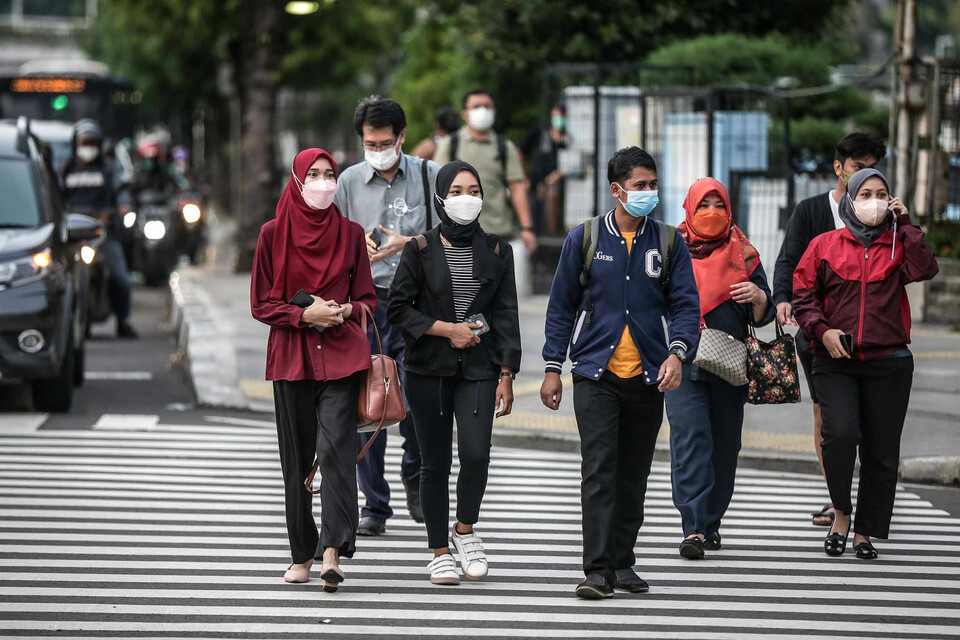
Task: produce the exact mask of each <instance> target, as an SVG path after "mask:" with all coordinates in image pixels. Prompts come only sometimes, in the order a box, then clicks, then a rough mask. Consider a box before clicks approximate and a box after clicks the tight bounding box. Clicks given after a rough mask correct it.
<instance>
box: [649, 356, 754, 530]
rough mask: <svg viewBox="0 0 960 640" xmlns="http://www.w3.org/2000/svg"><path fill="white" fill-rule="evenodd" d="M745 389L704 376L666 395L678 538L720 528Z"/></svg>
mask: <svg viewBox="0 0 960 640" xmlns="http://www.w3.org/2000/svg"><path fill="white" fill-rule="evenodd" d="M746 401H747V387H746V385H744V386H741V387H735V386H733V385H731V384H728V383H727V382H724V381H723V380H721V379H719V378H717V377H715V376H708V375H705V376H704V379H703V380H690V379H688V378H686V377H684V379H683V381H682V382H681V383H680V387H679V388H678V389H676V390H675V391H671V392H670V393H668V394H666V398H665V404H666V408H667V419H668V420H669V421H670V463H671V466H670V471H671V480H672V483H671V484H672V485H673V504H674V505H676V507H677V510H678V511H679V512H680V519H681V521H682V523H683V535H684V536H685V537H686V536H689V535H691V534H694V533H702V534H704V535H709V534H712V533H716V532H717V531H719V530H720V520H721V518H723V514H724V513H726V511H727V507H728V506H730V499H731V498H732V497H733V485H734V481H735V479H736V475H737V456H738V455H739V453H740V435H741V432H742V431H743V405H744V404H745V403H746Z"/></svg>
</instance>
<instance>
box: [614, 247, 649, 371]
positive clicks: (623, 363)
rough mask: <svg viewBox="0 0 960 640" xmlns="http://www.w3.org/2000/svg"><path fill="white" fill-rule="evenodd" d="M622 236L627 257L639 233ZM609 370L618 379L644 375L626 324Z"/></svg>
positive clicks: (638, 354)
mask: <svg viewBox="0 0 960 640" xmlns="http://www.w3.org/2000/svg"><path fill="white" fill-rule="evenodd" d="M620 235H622V236H623V239H624V240H625V241H626V245H627V255H629V254H630V250H631V249H632V248H633V238H634V236H636V235H637V232H636V231H634V232H633V233H627V232H626V231H621V232H620ZM607 370H609V371H610V373H612V374H613V375H615V376H617V377H618V378H634V377H636V376H638V375H640V374H641V373H643V363H642V362H641V360H640V352H639V351H637V345H635V344H634V343H633V338H632V337H631V336H630V327H629V326H627V325H626V324H625V325H623V334H622V335H621V336H620V342H618V343H617V348H616V349H614V350H613V354H612V355H611V356H610V360H609V361H608V362H607Z"/></svg>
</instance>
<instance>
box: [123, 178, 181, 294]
mask: <svg viewBox="0 0 960 640" xmlns="http://www.w3.org/2000/svg"><path fill="white" fill-rule="evenodd" d="M134 214H135V215H134V216H133V217H132V218H128V219H129V220H131V222H132V224H131V225H130V228H132V229H133V234H132V247H131V251H130V253H131V257H132V266H133V269H134V270H136V271H139V272H140V273H142V274H143V279H144V282H146V284H147V286H151V287H159V286H161V285H163V284H164V283H166V282H167V280H168V279H169V278H170V273H171V272H172V271H173V269H174V267H175V266H176V264H177V260H178V259H179V257H180V246H181V242H182V240H183V238H182V236H183V233H182V229H183V227H182V225H181V224H180V223H179V221H178V219H177V217H178V216H182V214H181V212H180V210H179V208H178V207H177V200H176V199H175V198H173V197H171V195H170V194H169V193H168V192H165V191H158V190H155V189H145V190H143V191H141V192H140V193H139V194H138V196H137V210H136V212H134ZM127 216H130V214H127ZM125 226H126V223H125Z"/></svg>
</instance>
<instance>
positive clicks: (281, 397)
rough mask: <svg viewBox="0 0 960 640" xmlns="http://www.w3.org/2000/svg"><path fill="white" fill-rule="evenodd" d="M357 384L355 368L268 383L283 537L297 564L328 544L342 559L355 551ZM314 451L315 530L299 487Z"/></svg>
mask: <svg viewBox="0 0 960 640" xmlns="http://www.w3.org/2000/svg"><path fill="white" fill-rule="evenodd" d="M359 389H360V374H359V373H355V374H353V375H352V376H348V377H346V378H341V379H339V380H328V381H324V382H320V381H316V380H292V381H291V380H277V381H275V382H274V383H273V397H274V406H275V407H276V412H277V435H278V436H279V441H280V467H281V469H282V470H283V489H284V501H285V505H286V514H287V536H288V537H289V538H290V553H291V556H292V558H293V562H295V563H297V564H299V563H302V562H306V561H307V560H309V559H310V558H320V557H321V556H322V555H323V550H324V549H326V548H327V547H334V548H336V549H338V550H339V551H340V556H341V557H343V558H352V557H353V552H354V551H355V550H356V544H355V543H356V538H357V525H358V524H359V520H360V518H359V515H358V511H359V510H358V508H357V464H356V459H357V394H358V393H359ZM314 456H317V459H318V460H319V462H320V469H319V471H318V472H317V476H318V477H319V478H320V504H321V512H320V532H319V533H318V532H317V524H316V521H315V520H314V519H313V495H312V494H311V493H310V492H309V491H307V489H306V487H304V486H303V480H304V478H306V477H307V474H308V473H309V472H310V467H311V466H312V465H313V460H314ZM314 486H316V480H315V481H314Z"/></svg>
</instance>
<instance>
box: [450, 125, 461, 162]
mask: <svg viewBox="0 0 960 640" xmlns="http://www.w3.org/2000/svg"><path fill="white" fill-rule="evenodd" d="M459 147H460V131H459V130H457V131H453V132H451V133H450V162H453V161H454V160H456V159H457V149H458V148H459Z"/></svg>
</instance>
